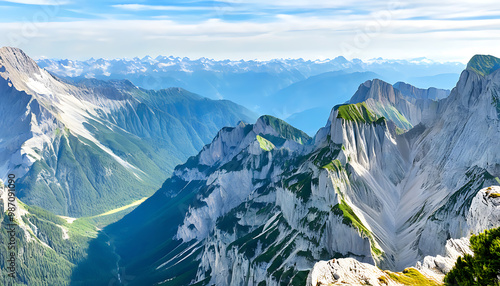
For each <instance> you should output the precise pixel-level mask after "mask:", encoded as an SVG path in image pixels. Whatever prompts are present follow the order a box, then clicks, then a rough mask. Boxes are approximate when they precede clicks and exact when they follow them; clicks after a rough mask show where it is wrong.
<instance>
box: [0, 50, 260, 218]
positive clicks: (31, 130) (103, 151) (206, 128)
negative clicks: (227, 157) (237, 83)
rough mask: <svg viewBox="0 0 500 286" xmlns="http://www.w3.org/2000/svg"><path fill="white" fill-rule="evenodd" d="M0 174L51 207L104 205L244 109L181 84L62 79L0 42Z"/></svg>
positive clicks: (124, 197)
mask: <svg viewBox="0 0 500 286" xmlns="http://www.w3.org/2000/svg"><path fill="white" fill-rule="evenodd" d="M0 115H1V118H2V120H0V129H1V130H4V132H2V135H1V136H0V147H1V148H0V160H1V161H0V162H1V163H0V178H1V179H3V181H5V179H6V177H7V174H8V173H14V174H16V177H17V178H19V181H18V183H19V186H20V192H19V194H18V197H19V198H20V199H21V200H22V201H23V202H25V203H27V204H30V205H37V206H41V207H43V208H45V209H47V210H50V211H53V212H55V213H57V214H62V215H70V216H82V215H93V214H97V213H102V212H104V211H106V210H110V209H113V208H115V207H118V206H122V205H125V204H128V203H131V202H132V201H133V200H137V199H140V198H142V197H145V196H149V195H151V194H152V193H153V191H154V190H155V189H157V188H158V187H159V186H160V185H161V183H162V181H164V180H165V178H167V177H168V176H169V175H170V172H171V171H172V170H173V168H174V166H175V165H177V164H178V163H180V162H182V161H184V160H185V159H186V158H188V157H189V156H190V155H192V154H195V153H196V152H197V151H198V150H200V149H201V147H203V145H205V144H206V143H207V142H209V141H210V140H211V138H212V137H213V136H214V134H215V133H216V132H217V130H219V129H220V128H222V127H224V126H231V125H235V124H237V122H238V121H240V120H244V121H249V120H253V118H255V117H254V115H253V114H252V113H251V112H250V111H248V110H247V109H245V108H243V107H241V106H238V105H236V104H234V103H232V102H229V101H214V100H209V99H207V98H203V97H201V96H198V95H196V94H193V93H190V92H188V91H186V90H183V89H180V88H171V89H166V90H160V91H148V90H144V89H139V88H137V87H136V86H134V85H133V84H132V83H130V82H129V81H113V82H103V81H99V80H95V79H93V80H82V81H80V83H79V84H76V85H74V84H69V83H67V82H65V81H61V80H59V79H58V78H56V77H54V76H52V75H51V74H49V73H48V72H47V71H45V70H44V69H41V68H39V67H38V66H37V64H36V63H35V62H34V61H33V60H31V59H30V58H29V57H28V56H27V55H26V54H24V53H23V52H22V51H21V50H19V49H14V48H2V49H0Z"/></svg>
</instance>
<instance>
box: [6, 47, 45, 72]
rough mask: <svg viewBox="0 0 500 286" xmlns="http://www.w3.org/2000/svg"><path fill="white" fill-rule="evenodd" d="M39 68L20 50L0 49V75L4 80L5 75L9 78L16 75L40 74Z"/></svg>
mask: <svg viewBox="0 0 500 286" xmlns="http://www.w3.org/2000/svg"><path fill="white" fill-rule="evenodd" d="M39 70H40V68H39V67H38V65H37V64H36V62H35V61H34V60H32V59H31V58H30V57H28V55H26V54H25V53H24V52H23V51H22V50H21V49H18V48H12V47H3V48H0V74H1V75H2V77H4V78H5V76H4V75H5V73H9V74H10V75H11V76H14V75H16V74H33V73H40V72H39Z"/></svg>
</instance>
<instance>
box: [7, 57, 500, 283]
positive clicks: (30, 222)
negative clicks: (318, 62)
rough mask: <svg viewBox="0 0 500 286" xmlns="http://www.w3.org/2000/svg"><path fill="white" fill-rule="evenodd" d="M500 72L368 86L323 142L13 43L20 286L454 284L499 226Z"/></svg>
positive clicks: (278, 123) (221, 104)
mask: <svg viewBox="0 0 500 286" xmlns="http://www.w3.org/2000/svg"><path fill="white" fill-rule="evenodd" d="M146 60H150V61H152V59H146ZM337 60H342V59H337ZM313 67H315V64H311V69H312V68H313ZM499 68H500V59H498V58H495V57H493V56H482V55H478V56H475V57H473V58H472V59H471V60H470V62H469V63H468V65H467V67H466V69H465V70H464V71H463V72H462V73H461V75H460V77H459V80H458V83H457V84H456V86H455V87H454V88H453V89H452V90H451V91H447V90H441V89H437V88H429V89H419V88H416V87H414V86H411V85H409V84H407V83H404V82H397V83H396V84H394V85H393V84H390V83H388V82H386V81H384V80H381V79H374V78H370V77H368V78H367V79H364V80H362V81H360V82H358V83H357V84H356V86H357V87H358V89H357V91H354V92H353V93H352V94H353V95H352V97H351V98H350V99H346V100H345V103H342V101H341V102H337V103H335V104H336V105H335V106H334V107H333V109H331V111H330V114H329V116H328V117H327V118H325V119H324V120H325V121H326V124H324V126H323V127H322V128H320V129H319V130H318V131H317V132H315V135H314V136H313V137H311V136H310V135H308V134H307V133H306V132H304V131H301V130H300V129H297V128H295V127H293V126H292V125H290V124H289V123H287V122H285V121H283V120H281V119H279V118H276V117H274V116H271V115H264V116H261V117H259V118H258V119H256V116H254V115H253V114H252V113H251V112H250V111H248V110H247V109H245V108H243V107H241V106H238V105H236V104H234V103H232V102H229V101H218V100H210V99H207V98H202V97H201V96H198V95H196V94H193V93H190V92H188V91H186V90H183V89H181V88H169V89H165V90H159V91H152V90H146V89H142V88H139V87H136V86H135V85H134V84H132V83H131V82H130V81H127V80H111V81H101V80H99V79H83V78H82V79H79V80H78V81H74V80H68V79H59V78H57V77H55V76H54V75H52V74H51V73H49V72H47V71H46V70H44V69H42V68H40V67H39V66H38V65H37V64H36V63H35V62H34V61H33V60H31V59H30V58H29V57H28V56H27V55H25V54H24V53H23V52H22V51H21V50H19V49H13V48H2V49H0V114H1V115H2V116H1V118H2V120H0V127H1V129H2V130H9V132H7V131H4V132H3V133H2V137H1V141H0V146H1V147H2V148H0V156H1V158H2V160H3V161H2V162H6V163H4V165H3V167H2V169H1V170H2V174H1V176H2V179H3V180H4V181H5V178H6V176H7V174H9V173H15V174H16V176H17V177H19V178H20V179H19V180H18V181H17V189H18V190H19V191H18V197H19V200H18V208H17V210H16V211H15V221H16V222H17V224H18V230H19V231H17V232H16V235H15V237H16V238H15V240H16V243H17V245H18V246H19V252H18V264H19V266H18V271H17V277H16V278H17V283H18V284H19V285H259V286H262V285H317V283H325V284H328V283H331V284H333V283H351V284H363V283H370V284H372V285H383V284H384V285H401V282H400V281H399V280H398V277H401V275H404V273H410V274H411V275H420V276H419V277H423V279H427V280H426V281H427V282H429V285H433V284H432V283H436V282H440V281H441V280H440V279H442V276H443V273H446V272H447V271H449V269H450V267H451V266H452V265H453V263H454V259H456V257H457V256H458V255H460V254H463V253H469V252H470V250H469V249H468V245H467V243H466V240H467V238H468V236H469V235H470V234H471V233H478V232H481V231H482V230H484V229H487V228H492V227H496V226H499V225H500V223H499V222H500V221H499V220H498V218H499V217H500V212H499V209H498V206H499V205H500V202H499V201H498V200H499V197H500V194H499V193H498V192H499V191H500V187H498V186H499V185H500V179H499V176H500V158H499V156H500V154H498V152H497V150H498V142H500V141H499V139H500V138H499V137H500V103H499V102H500V98H499V97H500V96H499V94H500V72H499V71H498V70H499ZM346 74H347V77H349V75H348V73H344V72H339V73H337V74H336V73H329V74H327V75H325V76H324V77H323V76H319V77H317V78H315V77H314V76H313V75H311V76H313V77H312V78H311V77H309V80H310V82H311V85H307V84H304V85H301V84H298V85H297V86H299V87H300V88H303V90H304V92H305V91H307V90H309V89H311V86H314V84H312V83H314V82H315V80H316V79H319V81H316V82H323V83H325V87H327V86H328V85H327V84H328V81H329V80H331V79H332V78H335V77H337V76H345V75H346ZM415 76H417V75H415ZM353 80H354V79H353ZM330 88H331V86H330ZM325 90H326V88H325ZM297 94H301V93H297ZM318 100H320V99H318ZM339 103H340V104H339ZM320 104H321V103H320ZM328 104H330V103H328ZM314 108H316V107H312V108H310V109H309V110H314ZM255 119H256V121H255ZM253 122H255V123H253ZM236 123H237V124H236ZM252 123H253V124H252ZM217 130H218V132H217ZM214 136H215V137H214ZM203 144H206V145H203ZM196 152H198V153H197V154H196ZM191 155H192V156H191ZM189 156H191V157H189ZM179 162H180V164H178V163H179ZM175 165H176V166H175ZM174 166H175V167H174ZM170 172H171V173H170ZM169 174H171V176H169ZM165 179H166V180H165ZM162 182H163V184H162ZM0 187H1V189H0V193H1V200H2V202H3V203H2V204H0V208H1V210H2V212H3V213H4V219H3V222H2V228H1V231H0V242H1V243H0V244H1V245H6V244H5V243H6V242H7V241H8V240H9V239H10V237H9V235H10V234H9V233H8V232H7V230H8V228H7V221H8V220H9V216H8V215H7V214H6V212H5V210H7V209H8V205H7V202H8V193H7V189H6V188H5V187H4V186H3V184H2V186H0ZM157 188H159V189H157ZM155 189H157V191H156V192H154V190H155ZM153 192H154V194H152V193H153ZM150 194H152V195H151V196H150V197H149V198H147V199H145V201H144V202H142V201H139V202H137V201H136V200H138V199H140V198H142V197H146V196H149V195H150ZM134 202H135V203H134ZM141 202H142V203H141ZM129 203H132V204H130V205H128V206H126V207H123V208H118V207H121V206H124V205H126V204H129ZM134 207H135V209H133V208H134ZM117 208H118V209H117ZM125 208H126V211H125V212H129V211H130V210H131V209H133V210H132V211H131V212H130V213H128V214H126V215H125V216H123V215H124V210H125ZM68 215H69V216H73V217H68ZM117 220H118V221H117ZM0 252H1V256H2V257H6V256H7V254H8V253H7V249H6V247H2V248H0ZM5 266H6V264H5V261H4V260H1V261H0V268H1V269H2V270H4V269H5ZM412 267H413V268H412ZM380 269H384V270H385V271H381V270H380ZM403 270H404V272H402V273H399V271H403ZM398 273H399V274H398ZM1 279H2V283H4V284H8V283H10V282H11V280H9V279H10V278H9V277H8V276H7V275H6V271H2V276H1Z"/></svg>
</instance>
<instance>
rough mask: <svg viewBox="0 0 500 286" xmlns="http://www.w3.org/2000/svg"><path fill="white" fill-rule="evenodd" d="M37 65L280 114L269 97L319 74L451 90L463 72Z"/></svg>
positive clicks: (154, 62)
mask: <svg viewBox="0 0 500 286" xmlns="http://www.w3.org/2000/svg"><path fill="white" fill-rule="evenodd" d="M38 64H39V65H40V66H41V67H42V68H45V69H47V70H49V71H50V72H52V73H54V74H56V75H58V76H60V77H65V78H72V79H76V80H77V79H81V78H97V79H105V80H108V79H128V80H130V81H131V82H132V83H134V84H135V85H137V86H139V87H143V88H147V89H162V88H168V87H182V88H184V89H187V90H190V91H192V92H195V93H198V94H201V95H203V96H207V97H210V98H225V99H229V100H232V101H234V102H236V103H239V104H243V105H244V106H246V107H248V108H250V109H251V110H254V111H256V112H258V113H260V114H265V113H266V112H268V110H272V109H276V110H280V106H279V105H272V106H270V102H269V97H270V96H272V95H273V94H275V93H277V92H278V91H280V90H281V89H284V88H286V87H288V86H290V85H291V84H294V83H297V82H300V81H303V80H305V79H308V78H310V77H313V76H317V75H320V74H323V73H329V72H332V71H343V72H346V73H355V72H360V73H363V72H373V73H375V74H377V75H378V77H379V78H381V79H383V80H386V81H388V82H397V81H405V82H408V83H410V84H413V85H415V86H417V87H425V88H427V87H431V86H432V87H436V88H451V87H453V86H454V84H455V83H456V81H457V80H458V77H459V73H460V71H461V70H462V69H463V68H464V65H463V64H461V63H454V62H450V63H438V62H433V61H430V60H428V59H425V58H420V59H414V60H384V59H374V60H370V61H361V60H359V59H354V60H351V61H349V60H346V59H345V58H343V57H337V58H335V59H332V60H315V61H311V60H307V61H306V60H303V59H286V60H285V59H275V60H270V61H243V60H240V61H230V60H223V61H216V60H211V59H206V58H201V59H197V60H191V59H188V58H178V57H165V56H158V57H156V58H151V57H144V58H142V59H140V58H134V59H113V60H106V59H90V60H87V61H73V60H54V59H42V60H39V61H38ZM444 73H447V74H448V75H447V78H448V80H446V81H441V79H442V77H441V76H440V75H441V74H444ZM435 76H437V77H438V78H436V77H435ZM415 78H419V79H418V80H417V81H416V82H418V84H417V83H414V82H413V81H412V79H415ZM370 79H372V78H370ZM436 79H438V80H436ZM311 80H312V79H311ZM450 82H452V83H451V84H450ZM358 84H359V82H357V83H356V84H355V86H354V87H353V88H354V90H352V92H354V91H355V88H356V87H357V85H358ZM351 89H352V88H351ZM332 92H333V91H332ZM308 96H309V94H303V95H302V97H303V98H307V97H308ZM344 97H346V98H345V100H347V99H348V95H344ZM339 103H342V102H335V104H339ZM304 110H305V109H304Z"/></svg>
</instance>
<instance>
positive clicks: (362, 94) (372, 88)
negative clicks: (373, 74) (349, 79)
mask: <svg viewBox="0 0 500 286" xmlns="http://www.w3.org/2000/svg"><path fill="white" fill-rule="evenodd" d="M396 96H401V92H400V91H399V90H395V89H394V87H393V86H392V85H391V84H390V83H387V82H385V81H383V80H380V79H374V80H368V81H365V82H364V83H363V84H361V85H360V86H359V88H358V90H357V91H356V93H355V94H354V96H353V97H352V98H351V100H350V101H349V103H359V102H363V101H366V100H367V99H370V98H371V99H374V100H377V101H380V100H387V101H389V102H391V103H395V101H396Z"/></svg>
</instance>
